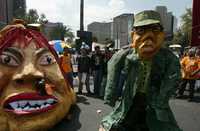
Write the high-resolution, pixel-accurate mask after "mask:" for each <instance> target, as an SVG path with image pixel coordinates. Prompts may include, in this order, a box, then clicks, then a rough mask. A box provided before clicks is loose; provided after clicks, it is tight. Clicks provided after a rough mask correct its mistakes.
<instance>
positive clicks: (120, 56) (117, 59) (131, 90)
mask: <svg viewBox="0 0 200 131" xmlns="http://www.w3.org/2000/svg"><path fill="white" fill-rule="evenodd" d="M139 66H140V62H139V57H138V54H137V53H135V50H134V49H132V48H129V49H123V50H121V51H119V52H118V53H116V54H115V55H114V56H113V57H112V58H111V60H110V61H109V63H108V76H107V85H106V91H105V101H106V103H108V104H110V105H113V104H114V103H115V100H116V99H115V98H116V84H117V80H118V77H119V72H120V71H121V69H122V68H123V69H124V70H125V72H126V81H125V85H124V89H123V96H122V100H121V102H119V103H118V104H117V105H116V106H115V108H114V110H113V111H112V112H111V113H110V114H109V115H108V116H106V117H104V119H103V120H102V122H101V124H102V126H103V127H104V128H105V130H106V131H109V130H110V129H111V128H112V127H113V126H117V125H118V124H119V123H120V122H121V121H123V119H124V118H125V116H126V114H127V112H128V111H129V108H130V107H131V105H132V101H133V98H134V96H135V94H136V89H137V82H136V81H137V78H138V74H139V71H138V70H139V69H138V68H139ZM180 79H181V73H180V63H179V60H178V58H177V57H176V56H175V55H174V54H173V53H172V52H171V51H169V50H168V49H165V48H161V49H160V51H159V52H158V53H157V54H156V55H155V56H154V58H153V60H152V67H151V73H150V77H149V79H148V82H147V100H148V106H147V109H146V111H147V117H146V121H147V125H148V127H149V130H150V131H181V130H180V128H179V127H178V125H177V123H176V120H175V118H174V116H173V113H172V111H171V109H170V106H169V103H168V102H169V99H170V97H171V95H172V94H174V93H175V91H176V87H177V85H178V82H179V80H180Z"/></svg>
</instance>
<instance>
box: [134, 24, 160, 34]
mask: <svg viewBox="0 0 200 131" xmlns="http://www.w3.org/2000/svg"><path fill="white" fill-rule="evenodd" d="M133 31H134V32H136V34H138V35H143V34H144V33H146V32H147V31H152V32H153V33H155V34H157V33H160V32H162V31H163V27H162V26H161V25H159V24H153V25H147V26H139V27H134V28H133Z"/></svg>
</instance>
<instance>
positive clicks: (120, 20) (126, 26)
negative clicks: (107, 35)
mask: <svg viewBox="0 0 200 131" xmlns="http://www.w3.org/2000/svg"><path fill="white" fill-rule="evenodd" d="M133 22H134V14H122V15H119V16H117V17H114V18H113V33H112V35H113V36H112V38H113V39H114V41H115V49H120V48H121V47H123V46H125V45H128V44H129V43H130V42H131V30H132V25H133Z"/></svg>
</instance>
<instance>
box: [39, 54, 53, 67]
mask: <svg viewBox="0 0 200 131" xmlns="http://www.w3.org/2000/svg"><path fill="white" fill-rule="evenodd" d="M55 62H56V60H55V58H54V56H53V55H51V54H44V55H42V56H41V57H40V58H39V64H40V65H43V66H47V65H51V64H54V63H55Z"/></svg>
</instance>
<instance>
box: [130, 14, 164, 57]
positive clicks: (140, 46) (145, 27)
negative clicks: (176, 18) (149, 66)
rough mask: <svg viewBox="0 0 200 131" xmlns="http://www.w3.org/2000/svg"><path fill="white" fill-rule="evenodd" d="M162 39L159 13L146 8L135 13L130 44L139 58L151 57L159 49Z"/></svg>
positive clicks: (162, 33)
mask: <svg viewBox="0 0 200 131" xmlns="http://www.w3.org/2000/svg"><path fill="white" fill-rule="evenodd" d="M163 40H164V32H163V27H162V24H161V18H160V15H159V13H157V12H155V11H151V10H146V11H142V12H140V13H138V14H136V15H135V22H134V25H133V32H132V42H133V43H132V44H133V46H134V47H135V48H136V51H137V53H138V54H139V57H140V58H142V59H151V58H152V57H153V56H154V55H155V54H156V53H157V51H158V50H159V49H160V47H161V45H162V43H163Z"/></svg>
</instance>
